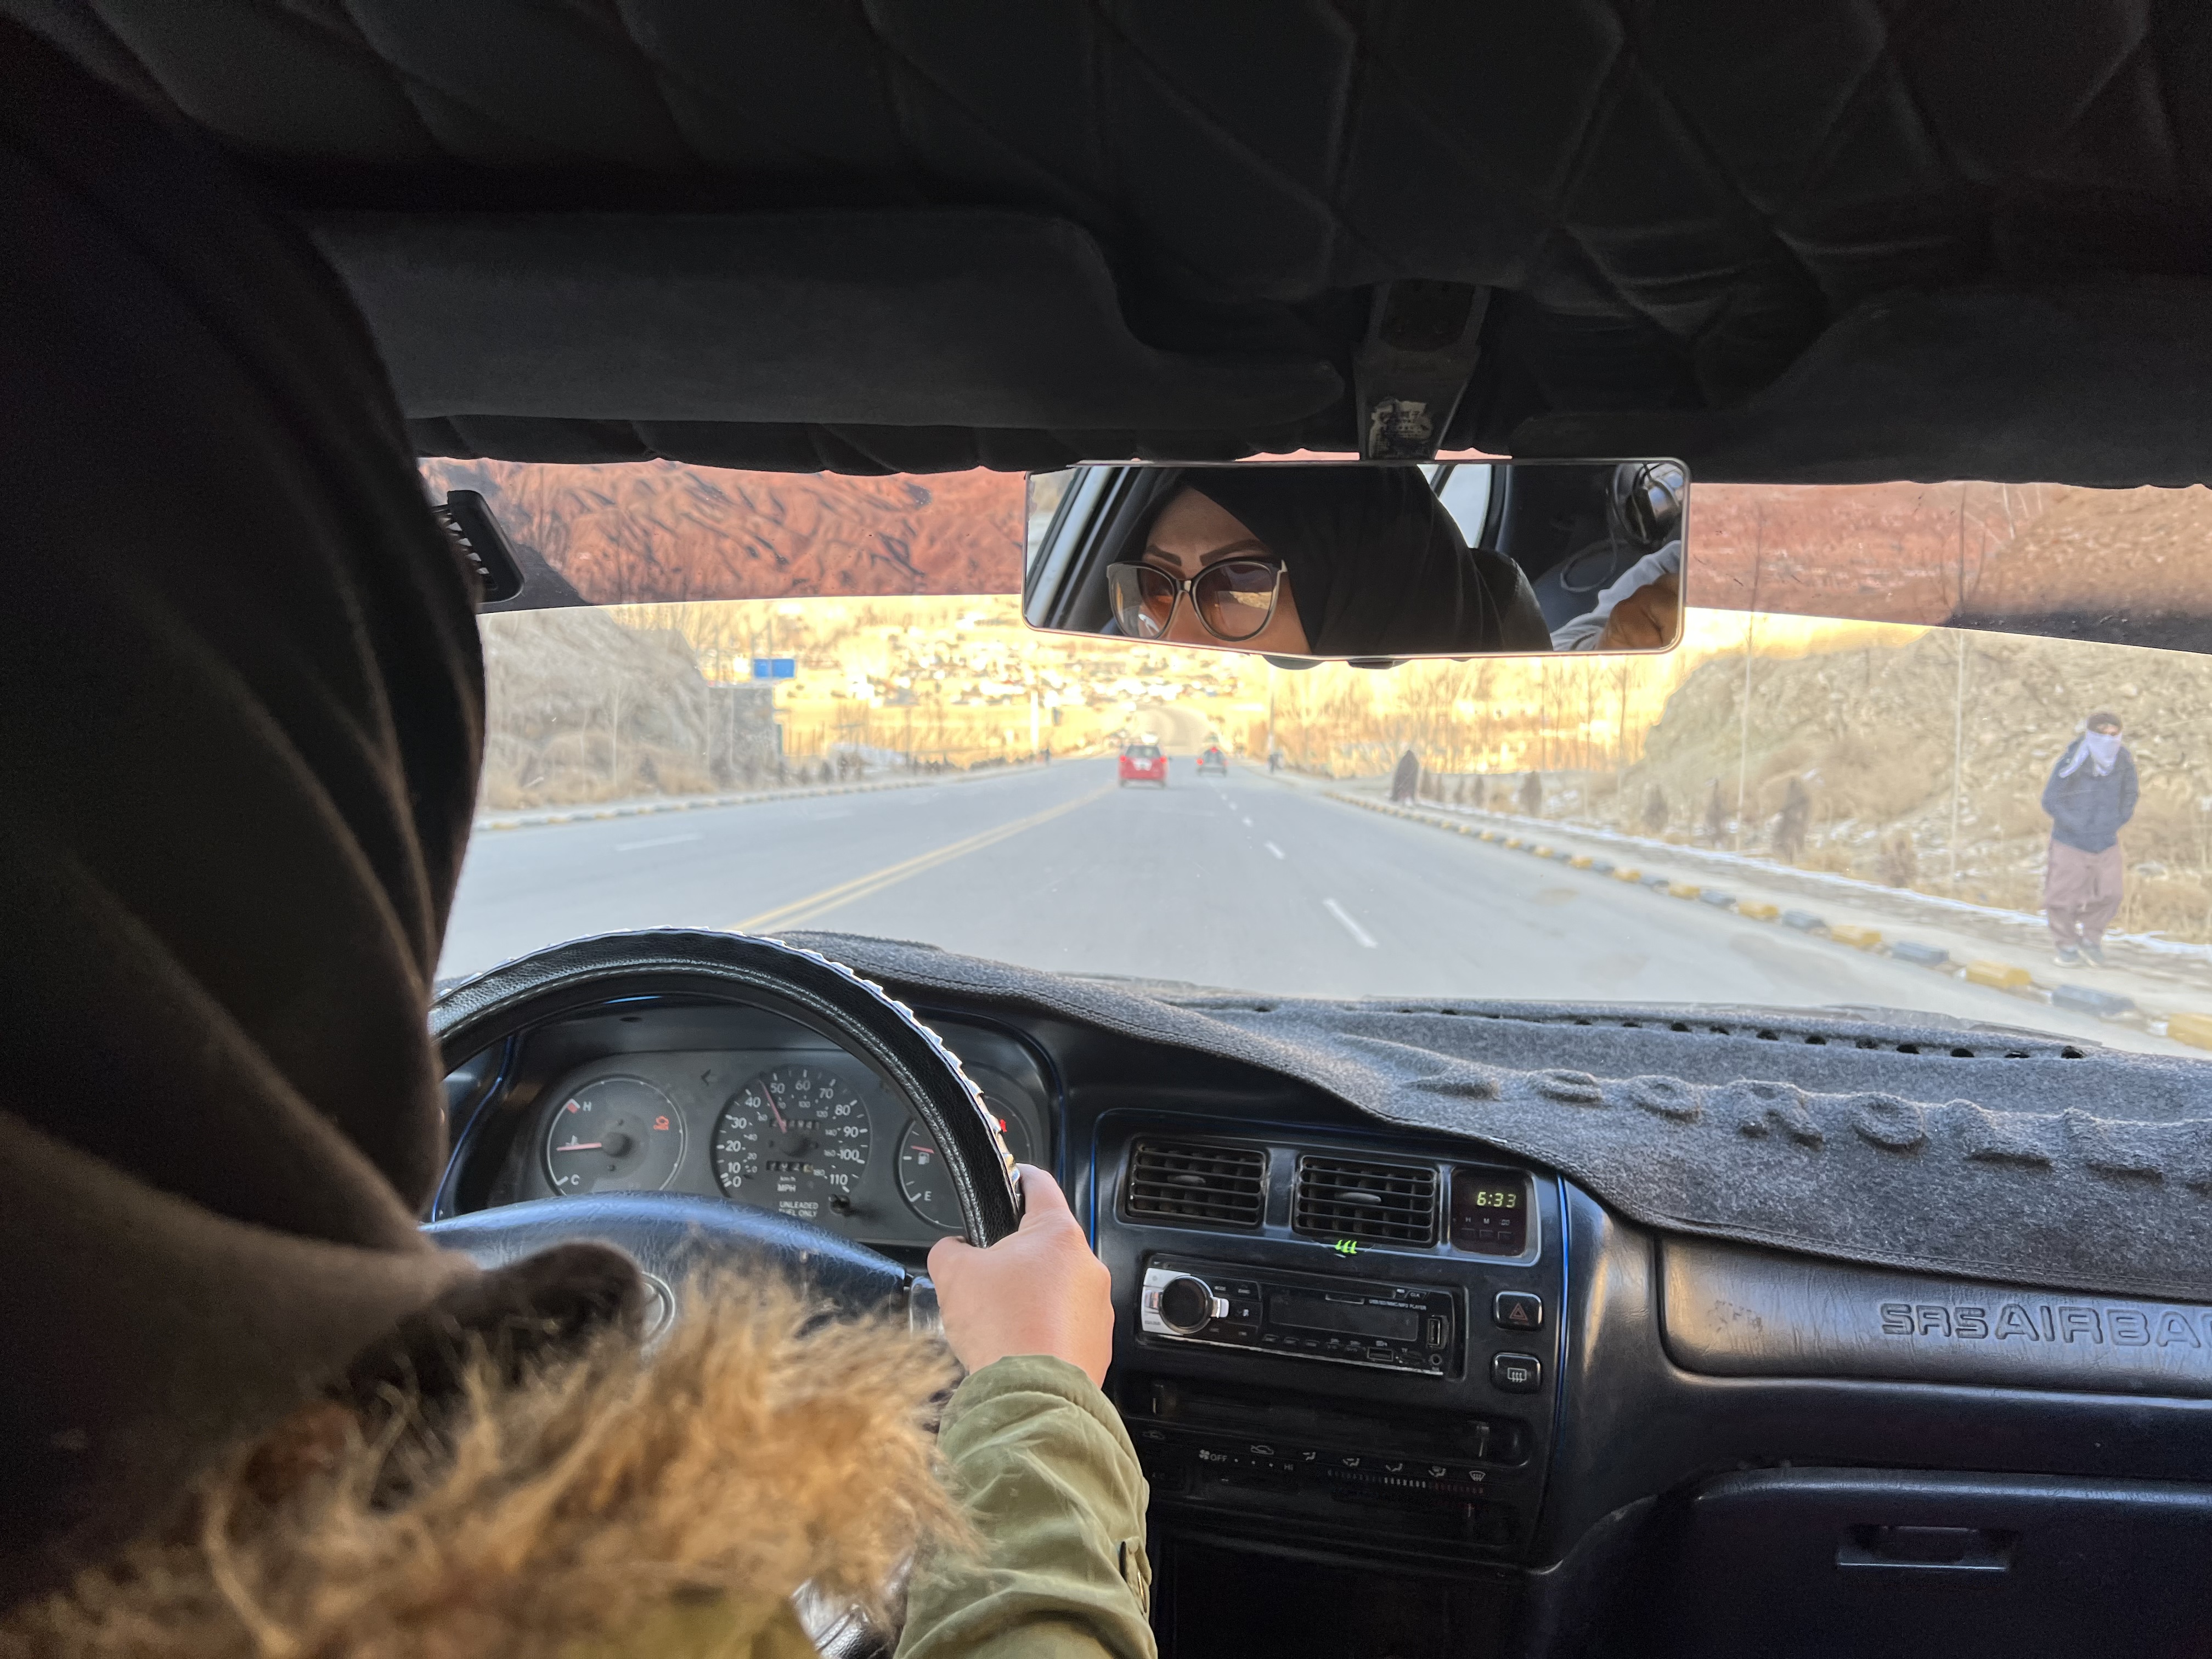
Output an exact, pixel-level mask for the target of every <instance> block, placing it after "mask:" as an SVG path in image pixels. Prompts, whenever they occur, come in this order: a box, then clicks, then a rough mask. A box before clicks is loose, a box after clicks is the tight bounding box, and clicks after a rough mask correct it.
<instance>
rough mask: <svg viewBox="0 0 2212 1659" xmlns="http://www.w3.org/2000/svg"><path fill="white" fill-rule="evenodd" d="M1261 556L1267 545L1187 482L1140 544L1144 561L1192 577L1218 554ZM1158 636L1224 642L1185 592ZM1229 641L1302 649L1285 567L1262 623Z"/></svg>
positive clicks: (1179, 641)
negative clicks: (1248, 634) (1271, 608)
mask: <svg viewBox="0 0 2212 1659" xmlns="http://www.w3.org/2000/svg"><path fill="white" fill-rule="evenodd" d="M1267 556H1269V550H1268V549H1267V547H1266V546H1264V545H1263V544H1261V541H1260V539H1259V538H1257V537H1255V535H1253V533H1252V532H1250V531H1249V530H1248V529H1246V528H1245V527H1244V525H1243V520H1239V519H1238V518H1237V516H1236V515H1235V514H1234V513H1231V512H1230V511H1229V510H1228V509H1227V508H1226V507H1222V506H1220V505H1219V504H1218V503H1217V502H1215V501H1212V499H1211V498H1210V497H1207V496H1205V495H1200V494H1199V493H1198V491H1196V490H1195V489H1188V488H1186V489H1182V490H1180V491H1178V492H1177V493H1176V496H1175V498H1174V499H1173V500H1172V501H1170V502H1169V503H1168V504H1167V506H1166V507H1164V508H1163V509H1162V510H1161V513H1160V515H1159V517H1158V519H1156V520H1153V521H1152V535H1151V537H1150V538H1148V539H1147V540H1146V544H1145V562H1146V564H1149V565H1153V566H1156V567H1157V568H1159V569H1161V570H1164V571H1166V572H1168V573H1169V574H1170V575H1174V576H1179V577H1183V578H1193V577H1195V576H1197V575H1198V574H1199V573H1200V571H1202V570H1204V569H1205V568H1206V566H1208V565H1210V564H1217V563H1218V562H1220V561H1222V560H1224V559H1250V558H1264V557H1267ZM1160 638H1161V640H1162V641H1163V642H1164V643H1166V644H1170V645H1210V646H1213V647H1217V648H1218V647H1221V646H1223V645H1225V644H1228V643H1230V641H1225V640H1223V639H1221V638H1220V637H1219V636H1218V635H1214V634H1211V633H1208V632H1207V631H1206V624H1205V623H1202V622H1200V620H1199V619H1198V617H1196V616H1195V615H1194V614H1193V612H1192V610H1191V604H1190V596H1189V595H1188V593H1186V594H1184V595H1183V596H1182V598H1181V599H1177V600H1176V607H1175V613H1174V615H1172V616H1170V617H1169V618H1168V625H1167V628H1166V629H1165V630H1164V632H1163V633H1162V634H1161V635H1160ZM1234 643H1235V646H1236V648H1237V649H1238V650H1240V651H1260V652H1267V653H1273V654H1275V655H1279V656H1288V657H1302V656H1304V655H1305V654H1306V652H1307V648H1308V647H1307V644H1306V629H1305V624H1304V623H1303V622H1301V621H1299V620H1298V607H1297V600H1296V599H1293V598H1292V597H1291V578H1290V573H1289V572H1287V571H1285V572H1284V574H1283V577H1282V582H1281V585H1280V586H1279V587H1278V588H1277V589H1276V595H1275V609H1274V612H1273V615H1272V616H1270V617H1268V618H1267V626H1266V627H1265V628H1262V629H1261V630H1260V631H1259V632H1258V633H1256V634H1255V635H1252V636H1251V637H1250V638H1249V639H1245V640H1238V641H1235V642H1234Z"/></svg>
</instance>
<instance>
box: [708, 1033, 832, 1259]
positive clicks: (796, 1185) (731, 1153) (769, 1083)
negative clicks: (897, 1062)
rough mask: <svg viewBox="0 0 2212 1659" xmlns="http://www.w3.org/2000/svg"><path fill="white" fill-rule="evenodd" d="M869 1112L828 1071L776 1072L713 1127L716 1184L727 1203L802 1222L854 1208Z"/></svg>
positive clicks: (745, 1091) (746, 1091)
mask: <svg viewBox="0 0 2212 1659" xmlns="http://www.w3.org/2000/svg"><path fill="white" fill-rule="evenodd" d="M868 1150H869V1148H868V1109H867V1108H866V1106H864V1105H862V1104H861V1103H860V1096H859V1094H858V1093H856V1092H855V1091H854V1088H853V1085H851V1084H849V1083H848V1082H846V1081H845V1079H843V1078H842V1077H840V1076H838V1075H837V1074H836V1073H835V1072H833V1071H830V1070H829V1068H828V1067H826V1066H776V1067H775V1069H774V1070H772V1071H767V1072H763V1073H761V1074H760V1075H759V1076H758V1077H757V1078H755V1079H752V1081H751V1082H750V1083H748V1084H746V1085H745V1086H744V1088H742V1089H740V1090H738V1091H737V1093H736V1094H734V1095H732V1096H731V1097H730V1103H729V1104H728V1105H726V1106H725V1107H723V1108H722V1115H721V1116H720V1117H719V1118H717V1119H715V1121H714V1179H715V1180H717V1181H719V1182H721V1186H722V1190H723V1191H724V1192H725V1193H726V1194H729V1196H731V1197H732V1198H734V1199H738V1200H741V1201H743V1202H744V1203H747V1204H757V1205H759V1206H761V1207H762V1208H763V1209H764V1210H775V1211H777V1212H781V1214H784V1215H787V1216H791V1217H793V1218H795V1219H797V1220H800V1221H819V1220H821V1219H822V1216H823V1210H824V1209H825V1208H831V1209H835V1208H840V1207H844V1206H848V1205H849V1203H850V1201H851V1199H852V1196H853V1194H854V1191H855V1190H856V1189H857V1188H859V1186H860V1176H861V1175H862V1174H863V1173H864V1172H865V1171H866V1169H867V1167H868Z"/></svg>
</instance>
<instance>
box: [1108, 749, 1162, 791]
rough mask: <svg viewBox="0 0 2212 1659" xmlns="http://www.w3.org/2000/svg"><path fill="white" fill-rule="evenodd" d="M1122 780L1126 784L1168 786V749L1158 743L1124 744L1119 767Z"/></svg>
mask: <svg viewBox="0 0 2212 1659" xmlns="http://www.w3.org/2000/svg"><path fill="white" fill-rule="evenodd" d="M1117 771H1118V776H1119V779H1120V781H1121V783H1122V784H1124V785H1127V784H1132V783H1157V784H1158V785H1159V787H1161V788H1163V789H1164V788H1166V787H1168V754H1167V750H1164V749H1163V748H1161V747H1160V746H1159V744H1156V743H1133V744H1126V745H1124V746H1123V748H1122V750H1121V763H1120V765H1119V767H1118V769H1117Z"/></svg>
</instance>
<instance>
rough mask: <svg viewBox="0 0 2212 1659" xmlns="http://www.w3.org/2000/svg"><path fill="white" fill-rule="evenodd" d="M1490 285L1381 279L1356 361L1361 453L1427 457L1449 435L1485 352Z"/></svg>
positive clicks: (1371, 457)
mask: <svg viewBox="0 0 2212 1659" xmlns="http://www.w3.org/2000/svg"><path fill="white" fill-rule="evenodd" d="M1489 308H1490V290H1489V289H1486V288H1478V287H1476V286H1474V284H1472V283H1443V282H1435V281H1431V280H1429V279H1427V278H1409V279H1407V280H1405V281H1402V282H1395V283H1377V284H1376V289H1375V298H1374V303H1373V307H1372V308H1371V309H1370V312H1369V314H1368V320H1367V334H1366V337H1365V338H1364V339H1363V340H1362V341H1361V342H1360V344H1359V349H1358V351H1357V352H1356V353H1354V354H1353V356H1352V396H1353V398H1354V399H1355V400H1356V402H1357V404H1358V419H1359V453H1360V456H1361V459H1364V460H1370V461H1425V460H1428V459H1432V458H1433V457H1434V456H1435V454H1436V453H1437V447H1439V446H1440V445H1441V444H1442V443H1443V438H1444V433H1445V430H1446V429H1447V428H1449V426H1450V425H1451V419H1452V416H1453V413H1454V412H1455V410H1457V409H1458V408H1459V400H1460V398H1461V396H1462V394H1463V393H1464V392H1466V390H1467V383H1468V379H1469V377H1470V376H1472V375H1473V374H1474V365H1475V360H1476V358H1477V357H1478V356H1480V349H1481V337H1482V321H1483V318H1484V316H1485V315H1486V313H1488V311H1489Z"/></svg>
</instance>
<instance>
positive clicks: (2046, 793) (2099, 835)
mask: <svg viewBox="0 0 2212 1659" xmlns="http://www.w3.org/2000/svg"><path fill="white" fill-rule="evenodd" d="M2096 735H2100V734H2097V733H2092V732H2084V733H2082V735H2081V736H2080V737H2078V738H2075V739H2074V741H2073V742H2072V743H2070V744H2067V745H2066V752H2065V753H2064V754H2063V755H2061V756H2060V757H2058V760H2057V763H2056V764H2055V765H2053V766H2052V767H2051V781H2049V782H2048V783H2046V784H2045V785H2044V786H2043V810H2044V811H2046V812H2048V813H2049V814H2050V815H2051V840H2053V841H2055V842H2063V844H2064V845H2066V846H2068V847H2073V848H2079V849H2080V850H2081V851H2082V852H2084V853H2101V852H2103V851H2104V850H2105V849H2106V848H2107V847H2110V846H2112V844H2113V843H2114V842H2117V841H2118V840H2119V837H2120V826H2121V825H2123V824H2124V823H2126V822H2127V821H2128V820H2129V819H2130V818H2131V817H2134V816H2135V815H2136V795H2137V794H2138V793H2140V791H2139V789H2138V787H2137V785H2136V757H2134V756H2133V755H2131V754H2130V753H2129V752H2128V750H2127V746H2126V745H2125V744H2120V745H2119V746H2118V747H2117V748H2116V749H2115V750H2113V753H2112V763H2111V766H2110V769H2108V770H2106V771H2104V772H2100V771H2099V770H2098V769H2097V759H2098V757H2096V755H2095V754H2094V753H2093V752H2089V753H2085V752H2084V749H2085V746H2087V745H2088V744H2089V740H2090V738H2092V737H2093V736H2096Z"/></svg>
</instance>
